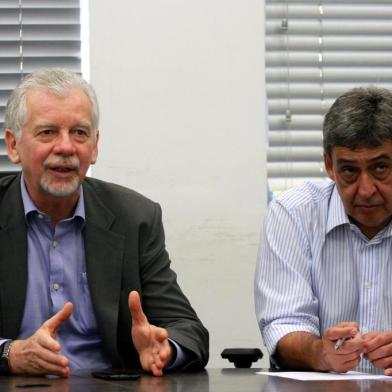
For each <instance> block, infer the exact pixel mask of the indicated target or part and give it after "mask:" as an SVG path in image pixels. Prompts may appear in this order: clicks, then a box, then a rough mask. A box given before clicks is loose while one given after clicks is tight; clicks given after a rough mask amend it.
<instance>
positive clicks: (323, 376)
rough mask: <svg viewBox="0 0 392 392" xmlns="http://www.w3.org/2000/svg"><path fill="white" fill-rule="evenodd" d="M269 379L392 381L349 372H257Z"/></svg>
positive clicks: (372, 375) (381, 376)
mask: <svg viewBox="0 0 392 392" xmlns="http://www.w3.org/2000/svg"><path fill="white" fill-rule="evenodd" d="M256 374H263V375H265V376H271V377H282V378H291V379H293V380H300V381H328V380H330V381H333V380H383V381H392V377H390V376H384V375H377V374H370V373H360V372H354V371H350V372H347V373H322V372H257V373H256Z"/></svg>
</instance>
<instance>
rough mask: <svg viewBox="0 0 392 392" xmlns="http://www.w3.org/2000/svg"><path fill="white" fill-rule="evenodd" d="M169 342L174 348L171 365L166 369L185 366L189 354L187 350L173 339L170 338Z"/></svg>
mask: <svg viewBox="0 0 392 392" xmlns="http://www.w3.org/2000/svg"><path fill="white" fill-rule="evenodd" d="M169 344H170V345H171V346H172V349H173V359H172V361H171V363H170V364H169V366H168V367H167V368H166V369H165V370H177V369H180V368H181V367H183V366H184V365H185V364H186V362H187V360H188V357H189V355H188V354H187V353H186V352H185V350H184V349H183V348H182V347H181V346H180V345H179V344H178V343H177V342H176V341H174V340H173V339H170V338H169Z"/></svg>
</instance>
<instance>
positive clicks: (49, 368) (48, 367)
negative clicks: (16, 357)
mask: <svg viewBox="0 0 392 392" xmlns="http://www.w3.org/2000/svg"><path fill="white" fill-rule="evenodd" d="M34 367H35V368H36V374H54V375H56V376H62V377H68V375H69V367H68V366H62V365H56V364H53V363H51V362H47V361H46V360H45V359H42V358H38V357H37V358H36V359H35V361H34Z"/></svg>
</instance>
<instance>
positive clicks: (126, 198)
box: [83, 177, 160, 220]
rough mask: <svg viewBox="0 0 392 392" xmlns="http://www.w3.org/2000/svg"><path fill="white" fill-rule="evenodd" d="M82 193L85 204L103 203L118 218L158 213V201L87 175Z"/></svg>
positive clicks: (148, 216) (140, 217)
mask: <svg viewBox="0 0 392 392" xmlns="http://www.w3.org/2000/svg"><path fill="white" fill-rule="evenodd" d="M83 193H84V197H85V203H86V204H87V205H89V203H93V204H94V205H99V204H101V205H104V206H105V208H107V209H108V210H110V211H111V212H112V214H114V215H115V216H117V217H120V218H124V219H129V217H132V219H133V220H135V219H136V220H139V219H141V220H143V219H144V218H149V219H151V218H153V217H154V216H155V215H156V214H157V212H158V213H159V214H160V207H159V205H158V203H156V202H154V201H152V200H150V199H149V198H147V197H146V196H143V195H142V194H140V193H138V192H136V191H134V190H132V189H129V188H126V187H124V186H121V185H118V184H114V183H111V182H107V181H102V180H98V179H95V178H90V177H88V178H86V179H85V181H84V183H83Z"/></svg>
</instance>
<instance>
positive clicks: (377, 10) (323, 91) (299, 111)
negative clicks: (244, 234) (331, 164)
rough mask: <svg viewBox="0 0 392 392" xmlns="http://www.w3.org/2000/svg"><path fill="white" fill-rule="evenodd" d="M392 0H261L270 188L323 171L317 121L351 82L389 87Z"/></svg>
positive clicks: (278, 188) (314, 176)
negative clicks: (264, 40) (264, 21)
mask: <svg viewBox="0 0 392 392" xmlns="http://www.w3.org/2000/svg"><path fill="white" fill-rule="evenodd" d="M391 20H392V2H391V1H390V0H384V1H371V0H370V1H365V0H362V1H361V0H358V1H354V0H332V1H317V0H302V1H295V0H285V1H277V0H266V85H267V101H268V118H269V121H268V123H269V131H268V140H269V148H268V153H267V171H268V180H269V185H270V188H271V190H272V191H273V192H274V193H275V194H276V193H279V192H281V191H283V190H285V189H287V188H289V187H291V186H294V185H297V184H298V183H300V182H302V181H303V180H305V179H317V178H322V177H325V171H324V167H323V163H322V151H323V150H322V123H323V118H324V115H325V113H326V112H327V111H328V109H329V107H330V106H331V104H332V103H333V102H334V100H335V99H336V98H337V97H338V96H339V95H341V94H342V93H344V92H345V91H347V90H349V89H351V88H354V87H358V86H369V85H375V86H382V87H386V88H389V89H392V67H391V64H392V23H391Z"/></svg>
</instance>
